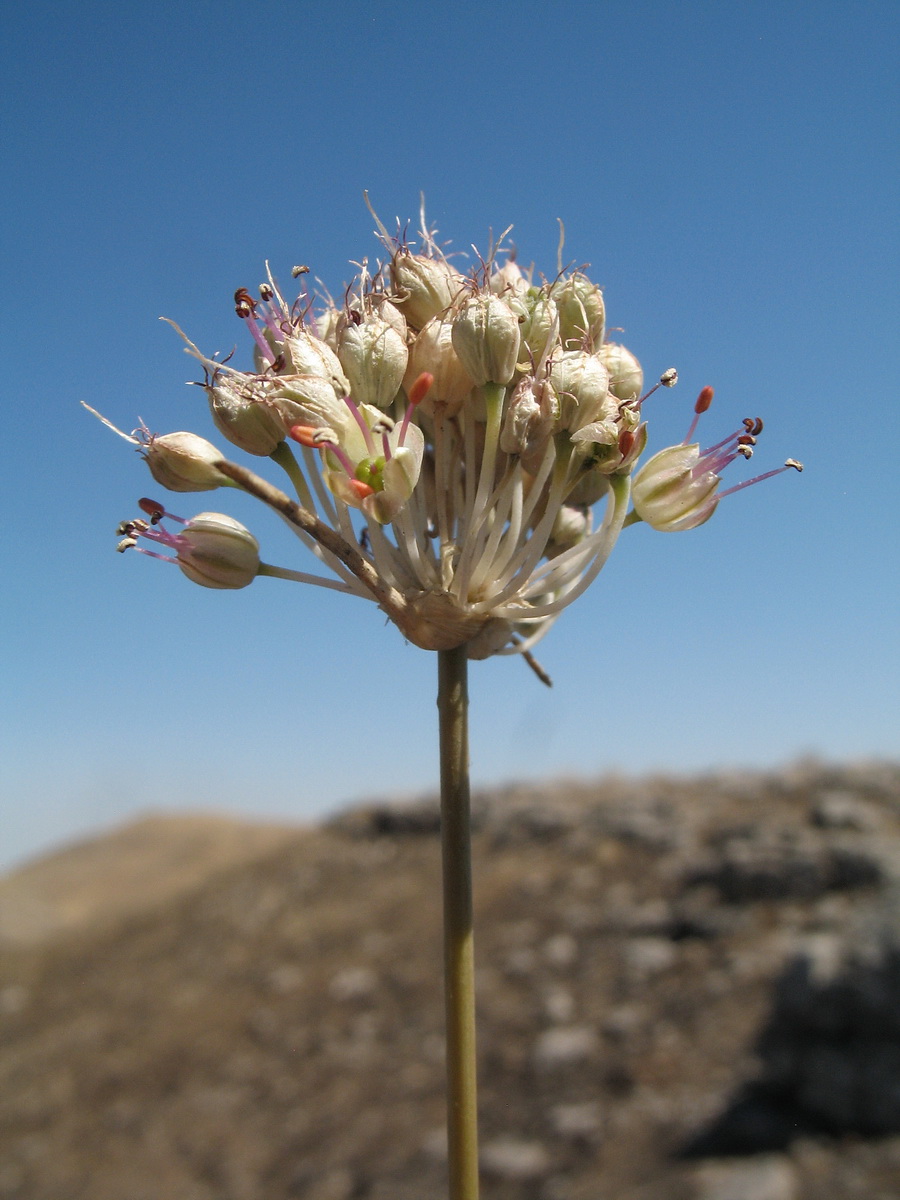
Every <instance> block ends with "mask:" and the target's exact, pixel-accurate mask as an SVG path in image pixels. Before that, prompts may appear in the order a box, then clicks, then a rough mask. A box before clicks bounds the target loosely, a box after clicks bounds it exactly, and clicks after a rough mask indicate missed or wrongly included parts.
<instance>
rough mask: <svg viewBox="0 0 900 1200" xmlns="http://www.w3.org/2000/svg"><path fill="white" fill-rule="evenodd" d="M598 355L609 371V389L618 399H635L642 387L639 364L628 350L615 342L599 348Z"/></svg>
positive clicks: (642, 379)
mask: <svg viewBox="0 0 900 1200" xmlns="http://www.w3.org/2000/svg"><path fill="white" fill-rule="evenodd" d="M600 357H601V359H602V360H603V362H604V363H605V364H606V369H607V370H608V371H609V390H610V391H611V392H612V394H613V395H614V396H615V397H616V398H617V399H619V400H636V399H637V398H638V396H640V394H641V392H642V390H643V387H644V372H643V371H642V370H641V364H640V363H639V362H638V360H637V359H636V358H635V357H634V355H633V354H632V353H631V351H630V350H626V349H625V347H624V346H620V345H619V344H618V343H617V342H607V343H606V344H605V345H604V346H602V347H601V348H600Z"/></svg>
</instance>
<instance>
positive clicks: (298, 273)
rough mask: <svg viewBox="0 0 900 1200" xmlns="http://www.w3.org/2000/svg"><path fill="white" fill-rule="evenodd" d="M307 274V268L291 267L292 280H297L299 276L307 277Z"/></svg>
mask: <svg viewBox="0 0 900 1200" xmlns="http://www.w3.org/2000/svg"><path fill="white" fill-rule="evenodd" d="M308 274H309V267H307V266H305V265H303V266H299V267H291V276H292V277H293V278H294V279H297V278H299V276H301V275H308Z"/></svg>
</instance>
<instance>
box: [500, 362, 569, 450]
mask: <svg viewBox="0 0 900 1200" xmlns="http://www.w3.org/2000/svg"><path fill="white" fill-rule="evenodd" d="M558 416H559V401H558V400H557V398H556V393H555V392H554V391H553V388H552V387H551V385H550V383H549V382H548V381H547V380H546V379H543V380H541V382H540V383H539V382H538V381H537V380H536V379H535V378H534V377H533V376H531V375H526V376H525V378H524V379H521V380H520V381H519V382H518V383H517V384H516V386H515V388H514V389H513V392H512V395H511V396H510V398H509V403H508V404H507V407H506V415H505V416H504V418H503V426H502V428H501V430H500V449H501V450H502V451H503V453H504V454H516V455H518V456H519V457H520V458H526V460H527V459H530V458H531V456H532V455H534V454H538V455H539V454H541V453H543V450H544V448H545V447H546V445H547V442H548V440H549V438H550V435H551V434H552V432H553V426H554V424H555V422H556V419H557V417H558Z"/></svg>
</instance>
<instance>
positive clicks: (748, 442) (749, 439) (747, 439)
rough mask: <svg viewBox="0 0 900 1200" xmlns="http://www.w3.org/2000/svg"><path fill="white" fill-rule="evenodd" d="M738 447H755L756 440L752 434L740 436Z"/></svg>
mask: <svg viewBox="0 0 900 1200" xmlns="http://www.w3.org/2000/svg"><path fill="white" fill-rule="evenodd" d="M738 445H739V446H755V445H756V438H755V437H754V436H753V434H752V433H742V434H741V435H740V437H739V438H738Z"/></svg>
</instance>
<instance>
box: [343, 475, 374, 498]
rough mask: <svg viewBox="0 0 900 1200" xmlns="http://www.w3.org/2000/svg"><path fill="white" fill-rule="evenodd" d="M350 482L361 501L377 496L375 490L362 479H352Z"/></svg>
mask: <svg viewBox="0 0 900 1200" xmlns="http://www.w3.org/2000/svg"><path fill="white" fill-rule="evenodd" d="M348 482H349V484H350V487H351V489H352V490H353V491H354V492H355V493H356V495H357V496H358V497H359V499H360V500H365V498H366V496H373V495H374V494H375V489H374V488H373V487H369V485H368V484H367V483H363V481H362V480H361V479H350V480H348Z"/></svg>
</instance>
